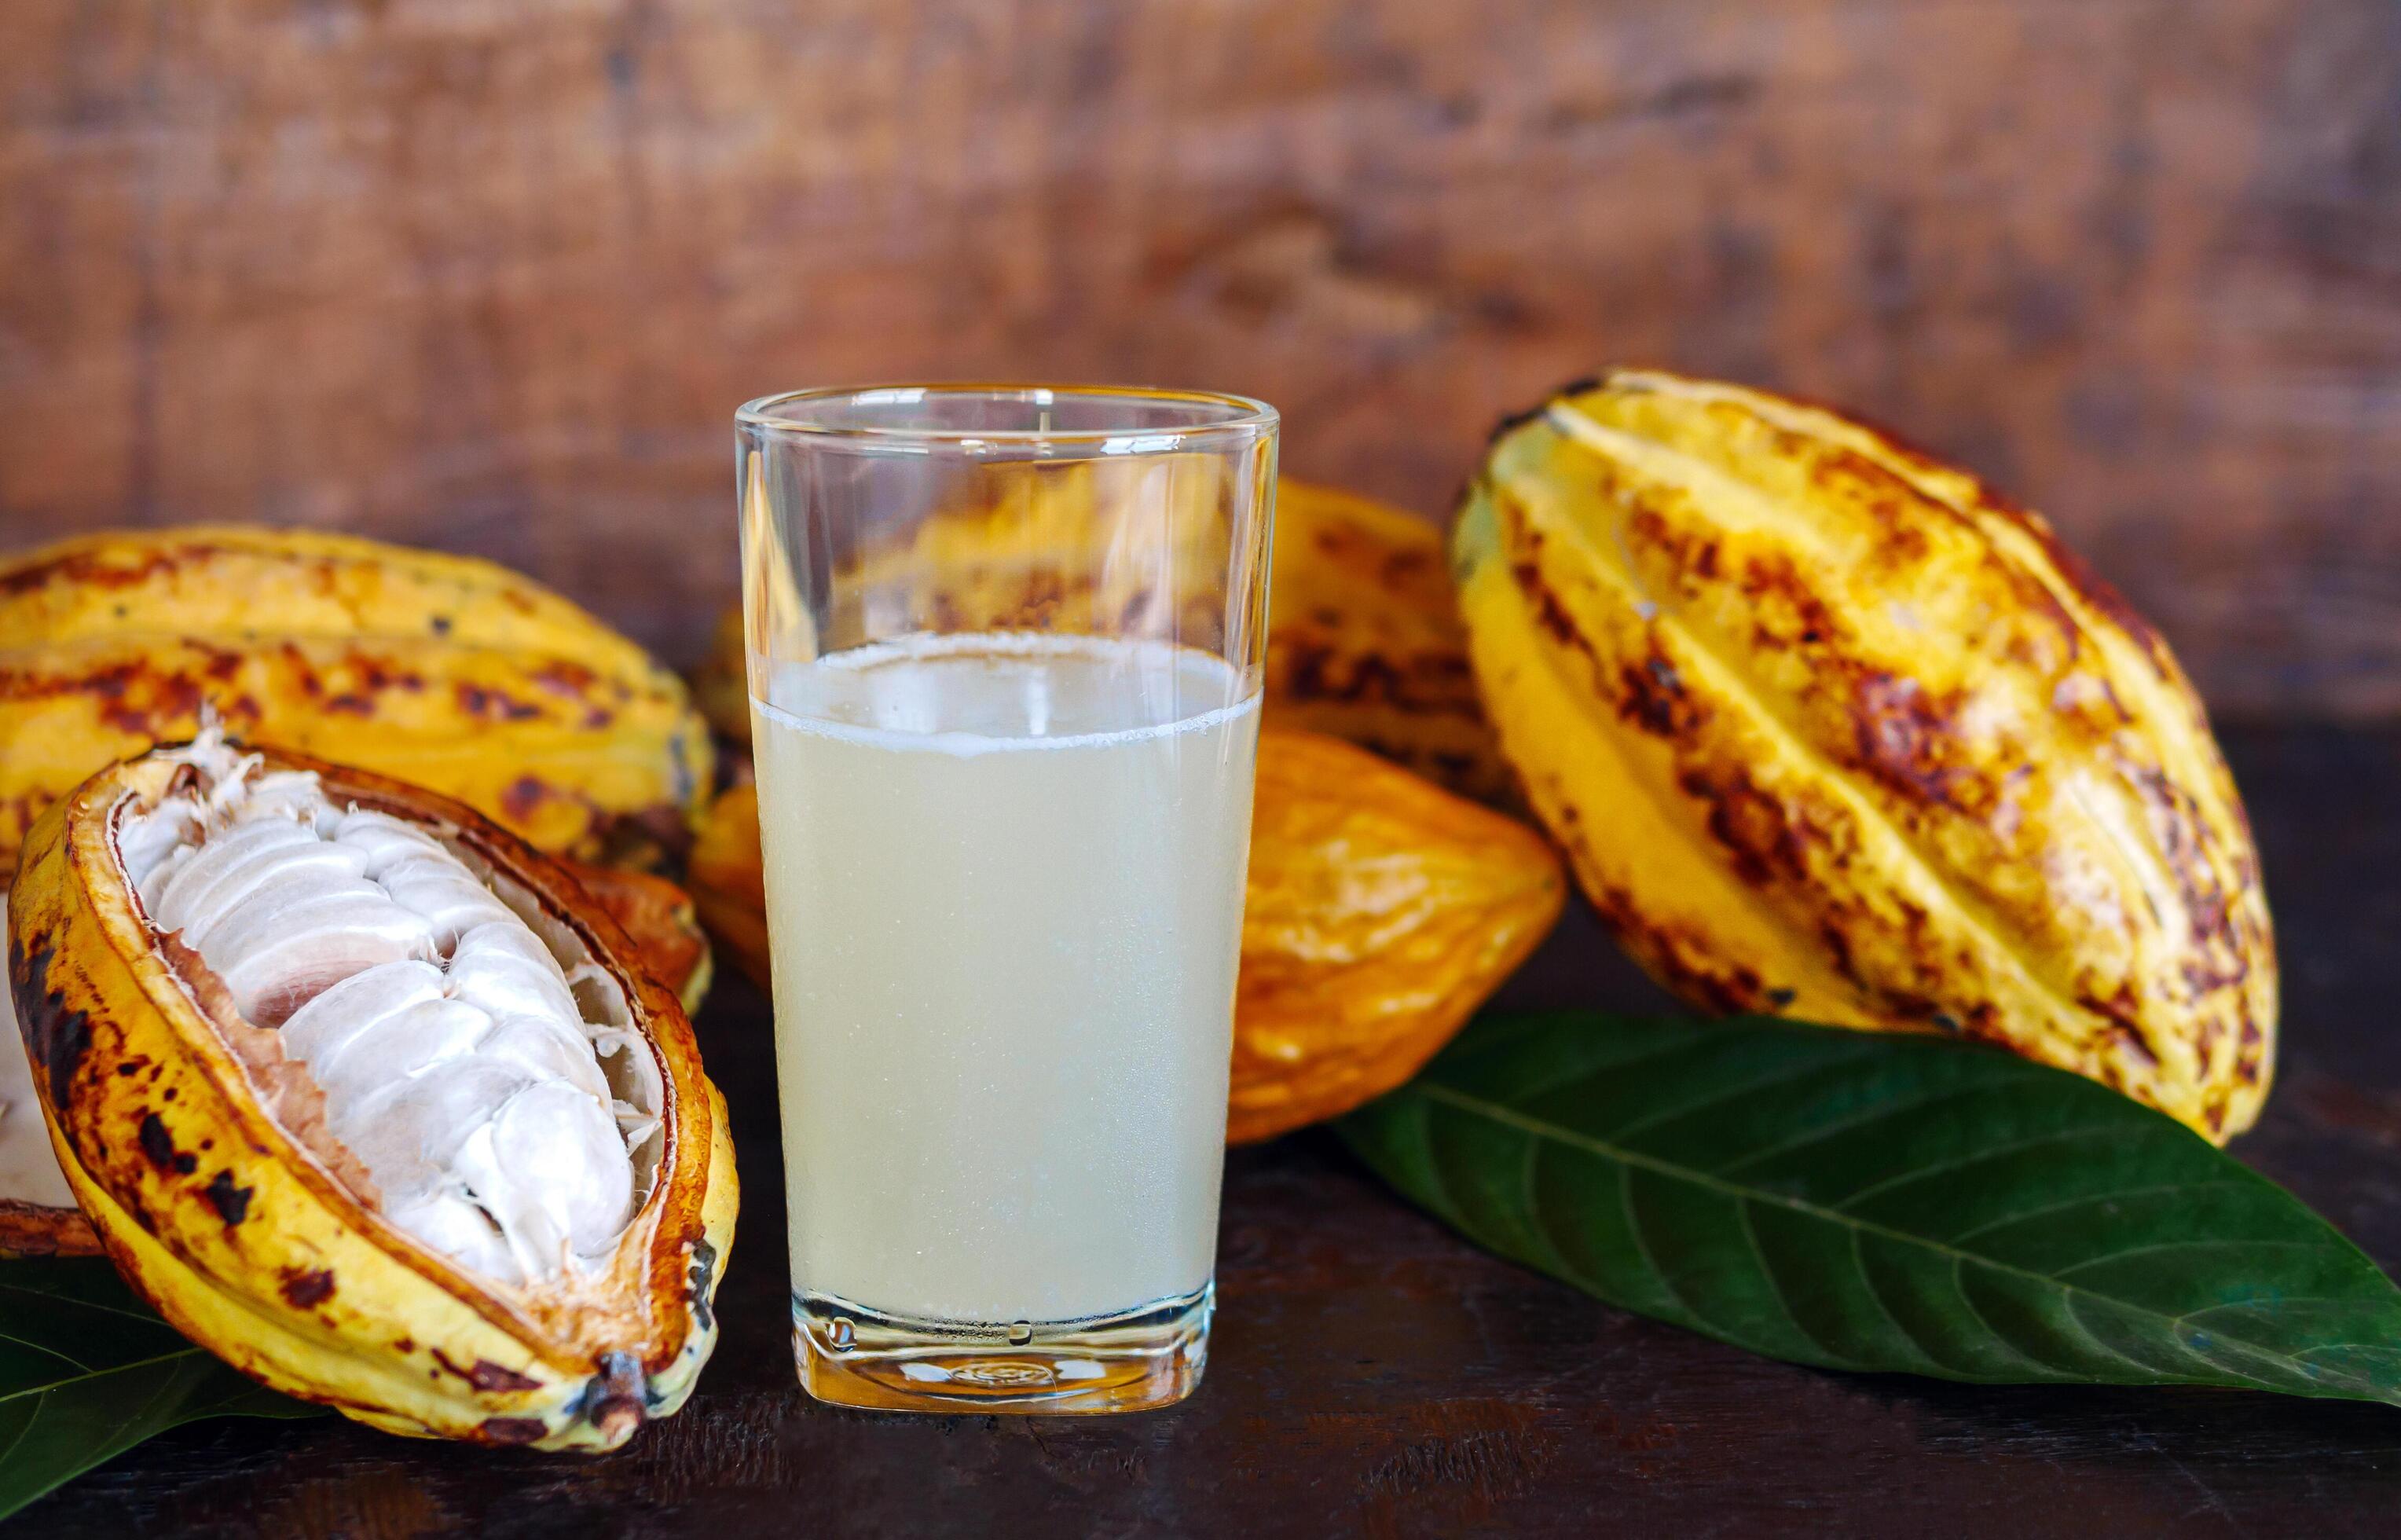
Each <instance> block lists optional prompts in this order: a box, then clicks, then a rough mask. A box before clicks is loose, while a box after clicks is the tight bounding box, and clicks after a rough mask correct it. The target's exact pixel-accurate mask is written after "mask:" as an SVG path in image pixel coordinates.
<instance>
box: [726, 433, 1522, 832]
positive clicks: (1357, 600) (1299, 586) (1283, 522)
mask: <svg viewBox="0 0 2401 1540" xmlns="http://www.w3.org/2000/svg"><path fill="white" fill-rule="evenodd" d="M1057 488H1058V490H1057V493H1056V495H1054V496H1051V497H1050V498H1048V499H1047V500H1046V501H1045V502H1043V503H1042V504H1041V505H1040V506H1039V507H1037V508H1031V509H1029V508H1027V507H1025V506H1023V504H1022V498H1021V500H1020V502H1018V503H1014V504H1010V505H1008V506H1005V507H1003V508H1001V509H999V510H997V511H995V510H984V509H978V510H971V511H969V512H967V513H962V514H960V515H958V516H951V517H945V518H940V519H935V520H931V521H929V522H928V524H927V525H926V529H925V531H924V532H923V533H922V534H921V537H920V539H919V540H918V541H917V542H916V543H915V545H914V546H912V549H911V550H910V551H909V552H908V553H907V555H906V556H905V557H902V558H897V559H896V565H899V564H902V563H905V564H912V565H916V566H918V570H922V566H923V565H930V566H931V567H932V568H933V569H934V570H936V571H945V572H947V573H948V574H950V575H949V577H948V579H947V581H945V582H943V583H940V584H935V585H934V587H935V590H936V592H935V595H934V598H933V599H932V601H931V603H932V608H933V609H935V610H936V611H938V612H939V614H940V620H941V622H942V624H943V625H944V626H946V627H950V628H956V629H967V630H988V629H1007V628H1009V627H1012V626H1034V627H1036V628H1038V627H1039V626H1041V625H1042V624H1043V622H1044V621H1045V619H1046V618H1047V617H1048V616H1049V615H1050V614H1051V613H1052V612H1055V611H1056V610H1057V609H1058V608H1059V606H1060V605H1062V604H1063V603H1069V602H1088V601H1089V598H1090V596H1089V595H1088V594H1086V593H1085V592H1084V591H1083V589H1084V588H1085V587H1088V586H1089V584H1090V583H1091V577H1090V570H1091V567H1092V566H1093V563H1091V561H1089V560H1088V559H1086V558H1085V557H1084V556H1083V555H1082V554H1081V553H1083V552H1084V551H1085V550H1086V549H1087V548H1088V546H1089V545H1090V543H1091V541H1092V540H1094V539H1095V538H1097V536H1096V534H1095V533H1094V530H1093V529H1092V520H1093V511H1092V503H1091V496H1090V488H1089V486H1086V485H1084V484H1081V483H1077V482H1074V481H1062V482H1059V483H1058V484H1057ZM1063 553H1065V554H1066V555H1065V556H1064V557H1063ZM1178 558H1179V559H1187V560H1188V559H1193V554H1192V553H1189V552H1179V553H1178ZM1270 601H1271V604H1272V614H1271V618H1270V622H1269V629H1268V647H1267V668H1266V688H1267V700H1266V708H1267V717H1266V721H1267V722H1269V724H1271V725H1281V726H1284V727H1295V728H1299V729H1302V730H1304V731H1307V732H1314V733H1328V734H1331V735H1333V736H1336V737H1338V738H1347V739H1349V740H1350V741H1351V742H1352V743H1355V744H1358V745H1359V746H1361V747H1362V748H1365V749H1374V750H1375V751H1376V752H1377V753H1379V754H1382V755H1383V756H1385V757H1386V758H1387V759H1391V760H1393V761H1395V762H1397V763H1401V764H1405V765H1406V766H1408V767H1409V768H1410V769H1412V770H1415V771H1416V772H1417V773H1418V774H1420V775H1421V776H1425V777H1428V778H1430V779H1433V780H1435V781H1438V782H1440V783H1441V784H1443V785H1445V786H1447V787H1449V788H1450V789H1451V790H1452V791H1458V792H1461V793H1462V794H1463V795H1466V796H1471V797H1475V798H1477V799H1479V800H1481V801H1484V802H1489V803H1495V804H1508V803H1511V802H1512V801H1514V797H1515V792H1514V789H1513V788H1512V786H1511V783H1510V779H1509V766H1508V764H1507V763H1506V762H1504V761H1503V760H1502V758H1501V752H1500V749H1499V746H1498V745H1497V744H1496V743H1495V742H1494V741H1493V737H1492V732H1491V729H1490V728H1489V726H1487V725H1486V723H1485V721H1484V713H1483V708H1482V706H1481V705H1480V704H1479V702H1478V700H1477V697H1476V694H1475V676H1474V674H1473V673H1472V672H1471V671H1470V670H1469V668H1468V665H1467V634H1466V631H1465V629H1464V628H1463V627H1462V626H1461V624H1460V620H1459V607H1458V603H1457V599H1456V597H1455V595H1454V594H1453V592H1452V588H1451V582H1450V569H1449V564H1448V562H1447V560H1446V558H1445V557H1444V554H1443V539H1442V531H1441V530H1440V529H1438V528H1436V527H1435V526H1434V523H1433V522H1432V521H1430V520H1427V519H1422V518H1419V517H1417V516H1414V515H1412V514H1408V513H1406V512H1404V511H1402V510H1401V509H1398V508H1393V507H1391V506H1388V505H1387V504H1384V503H1380V502H1374V501H1373V500H1371V499H1368V498H1364V497H1359V496H1356V495H1354V494H1352V493H1350V492H1341V491H1337V490H1335V489H1334V488H1329V487H1319V486H1315V485H1312V484H1310V483H1309V482H1305V481H1295V480H1293V479H1292V478H1291V477H1289V476H1287V477H1285V478H1283V480H1282V481H1280V482H1278V483H1277V484H1276V530H1275V553H1274V570H1273V581H1272V583H1271V584H1270ZM693 692H694V694H696V695H697V696H698V698H699V700H700V703H701V707H702V709H703V710H704V711H706V712H707V716H708V720H709V722H710V723H711V724H712V725H714V726H715V727H716V729H717V730H718V731H719V732H720V733H722V734H724V735H725V736H727V737H729V738H731V739H733V740H734V742H736V743H748V742H749V741H750V700H749V694H748V686H747V684H746V683H745V663H744V659H743V649H742V612H741V610H740V609H739V608H738V607H736V608H734V609H732V610H729V611H727V612H725V614H724V615H722V616H721V617H720V619H719V621H718V626H717V631H716V635H715V638H714V639H713V640H712V642H711V644H710V649H709V655H708V658H707V661H706V662H705V663H703V664H702V665H701V667H700V668H699V669H698V670H697V671H695V672H694V674H693Z"/></svg>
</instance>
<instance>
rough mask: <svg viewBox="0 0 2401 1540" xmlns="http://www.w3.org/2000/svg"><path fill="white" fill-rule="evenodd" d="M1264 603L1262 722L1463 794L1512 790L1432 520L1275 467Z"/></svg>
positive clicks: (1498, 799) (1495, 799)
mask: <svg viewBox="0 0 2401 1540" xmlns="http://www.w3.org/2000/svg"><path fill="white" fill-rule="evenodd" d="M1264 720H1265V721H1266V722H1268V723H1269V724H1270V725H1274V726H1282V727H1295V728H1300V729H1302V730H1304V731H1307V732H1312V733H1326V734H1331V735H1332V736H1335V737H1338V738H1345V739H1348V740H1349V741H1351V742H1352V743H1355V744H1358V745H1359V746H1360V747H1361V748H1363V749H1374V750H1375V751H1376V752H1377V753H1379V754H1381V755H1383V756H1384V757H1385V758H1387V759H1390V760H1393V761H1394V762H1396V763H1401V764H1405V765H1406V766H1408V767H1409V768H1410V769H1412V770H1414V771H1416V772H1417V773H1418V774H1420V775H1421V776H1424V777H1428V778H1429V779H1432V780H1435V781H1439V782H1440V783H1442V784H1443V785H1445V786H1447V787H1449V788H1450V789H1451V790H1452V791H1457V792H1460V793H1461V794H1462V795H1464V796H1470V797H1475V798H1476V799H1478V800H1479V801H1483V802H1489V803H1499V804H1506V803H1509V802H1511V801H1512V800H1513V790H1512V788H1511V785H1510V779H1509V767H1508V765H1507V763H1505V762H1503V761H1502V758H1501V754H1500V749H1499V747H1498V745H1496V744H1495V743H1494V742H1493V738H1492V732H1491V729H1490V728H1489V727H1488V726H1487V725H1486V724H1485V721H1484V711H1483V708H1482V706H1481V705H1480V704H1479V702H1478V701H1477V698H1476V694H1475V676H1474V675H1473V674H1472V673H1471V672H1470V670H1469V668H1468V665H1467V634H1466V631H1465V629H1464V627H1462V626H1461V624H1460V619H1459V608H1458V602H1457V598H1456V597H1455V595H1454V593H1453V591H1452V588H1451V583H1450V570H1449V564H1448V562H1447V560H1446V558H1445V557H1444V553H1443V543H1442V531H1441V530H1440V529H1437V528H1436V527H1435V526H1434V524H1432V523H1431V522H1429V521H1427V520H1425V519H1421V518H1418V517H1415V516H1412V515H1410V514H1407V513H1404V512H1403V511H1401V510H1400V509H1398V508H1393V507H1388V506H1386V505H1385V504H1383V503H1380V502H1373V501H1371V500H1369V499H1367V498H1363V497H1356V496H1353V495H1352V494H1351V493H1348V492H1338V491H1336V490H1334V489H1333V488H1326V487H1316V486H1311V485H1310V484H1309V483H1307V482H1301V481H1294V480H1292V479H1290V478H1289V477H1287V478H1285V479H1284V480H1283V482H1281V483H1280V484H1279V485H1278V487H1277V490H1276V535H1275V560H1274V566H1273V572H1272V584H1271V587H1270V591H1269V625H1268V651H1267V715H1266V718H1265V719H1264Z"/></svg>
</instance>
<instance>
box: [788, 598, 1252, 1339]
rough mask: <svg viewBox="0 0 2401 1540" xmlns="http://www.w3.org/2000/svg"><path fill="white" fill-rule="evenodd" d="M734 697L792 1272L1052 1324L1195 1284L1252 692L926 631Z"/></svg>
mask: <svg viewBox="0 0 2401 1540" xmlns="http://www.w3.org/2000/svg"><path fill="white" fill-rule="evenodd" d="M767 683H768V688H769V693H770V699H769V700H768V701H766V702H763V703H761V702H757V701H754V702H753V706H754V712H753V716H754V722H755V727H756V745H757V764H758V776H759V783H760V784H759V800H760V816H761V832H762V835H763V842H764V845H765V854H766V881H767V917H768V924H769V927H770V928H771V935H772V940H773V942H774V952H775V1038H776V1065H777V1077H778V1080H779V1084H780V1093H781V1096H782V1102H783V1126H784V1149H785V1182H786V1197H787V1200H788V1203H789V1212H790V1217H791V1252H792V1278H793V1285H794V1287H795V1289H796V1290H799V1291H802V1292H803V1293H807V1294H812V1295H816V1296H821V1297H830V1299H836V1300H840V1301H844V1302H845V1303H847V1304H850V1305H856V1306H860V1307H864V1308H865V1309H867V1310H869V1311H872V1312H877V1313H884V1314H887V1315H899V1316H906V1317H914V1318H916V1319H920V1320H940V1321H966V1322H983V1323H1009V1322H1018V1321H1030V1322H1058V1321H1069V1320H1080V1319H1086V1318H1090V1317H1094V1316H1102V1315H1109V1314H1115V1313H1122V1312H1126V1311H1129V1310H1132V1309H1134V1308H1136V1307H1139V1306H1144V1305H1148V1304H1152V1303H1155V1302H1158V1301H1161V1300H1166V1299H1173V1298H1176V1297H1179V1296H1184V1295H1188V1294H1191V1293H1192V1292H1193V1291H1195V1290H1197V1289H1199V1288H1200V1287H1201V1286H1202V1285H1204V1284H1205V1283H1206V1282H1207V1281H1208V1279H1209V1276H1210V1272H1211V1266H1212V1261H1213V1257H1214V1247H1215V1239H1216V1229H1217V1189H1218V1182H1219V1177H1220V1174H1221V1168H1222V1166H1223V1163H1224V1149H1225V1123H1226V1077H1227V1067H1228V1058H1229V1056H1230V1052H1231V1034H1232V1019H1233V993H1234V970H1235V965H1236V960H1237V956H1238V954H1239V951H1240V945H1241V915H1242V877H1243V866H1244V862H1245V859H1246V856H1247V849H1248V845H1249V832H1250V818H1251V777H1252V764H1253V760H1254V757H1255V751H1256V747H1257V739H1258V699H1257V696H1256V695H1255V694H1247V695H1246V694H1243V693H1242V681H1241V680H1240V677H1239V676H1238V675H1237V674H1236V673H1235V671H1234V670H1233V669H1231V668H1230V667H1228V665H1226V664H1225V663H1224V662H1222V661H1221V660H1219V659H1217V658H1214V657H1212V656H1209V655H1206V654H1204V653H1197V652H1194V651H1191V650H1187V649H1176V648H1172V647H1168V646H1165V645H1162V644H1159V643H1142V642H1125V641H1108V640H1101V639H1077V638H1057V637H1032V636H967V637H942V638H924V639H916V640H914V641H912V642H902V643H887V644H883V645H879V646H875V647H868V648H860V649H858V650H855V651H853V652H849V653H837V654H835V655H833V656H832V657H831V658H829V659H827V660H824V661H822V662H819V663H816V664H813V665H808V666H801V667H786V668H785V669H783V670H782V671H781V672H779V673H777V674H775V676H774V677H772V678H771V679H770V680H769V681H767Z"/></svg>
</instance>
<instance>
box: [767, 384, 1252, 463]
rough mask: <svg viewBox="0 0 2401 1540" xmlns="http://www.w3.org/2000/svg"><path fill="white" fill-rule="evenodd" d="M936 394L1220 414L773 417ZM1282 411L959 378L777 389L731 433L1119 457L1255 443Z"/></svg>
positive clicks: (1133, 388) (1212, 399) (1225, 400)
mask: <svg viewBox="0 0 2401 1540" xmlns="http://www.w3.org/2000/svg"><path fill="white" fill-rule="evenodd" d="M943 396H958V397H968V396H981V397H986V398H995V399H1001V400H1007V399H1010V398H1015V399H1019V400H1022V401H1024V402H1026V403H1027V404H1028V405H1032V406H1052V405H1056V404H1058V403H1060V402H1062V401H1076V400H1081V401H1104V400H1111V399H1117V400H1126V401H1135V402H1145V403H1150V404H1162V403H1163V404H1168V405H1187V406H1215V407H1219V408H1222V409H1223V410H1224V411H1225V413H1226V415H1225V416H1223V417H1218V418H1213V419H1208V420H1205V421H1196V422H1191V423H1186V424H1181V425H1177V426H1172V427H1171V426H1165V425H1161V424H1158V423H1136V422H1126V423H1122V424H1110V425H1104V426H1102V427H1097V428H945V427H932V426H926V427H909V428H902V427H885V426H882V425H879V424H865V423H833V422H813V421H810V420H808V419H805V418H802V419H794V418H790V417H780V416H775V415H774V414H775V413H776V412H777V411H778V410H780V409H783V408H787V407H789V406H795V405H799V404H803V403H809V402H822V403H827V404H835V403H839V404H842V405H845V406H882V405H886V404H888V405H891V406H908V405H911V404H912V403H915V402H921V401H925V400H927V399H931V398H939V397H943ZM1282 420H1283V418H1282V414H1281V413H1279V412H1277V410H1276V409H1275V408H1274V407H1273V406H1269V405H1268V404H1267V403H1266V402H1264V401H1260V400H1258V399H1256V398H1255V397H1253V396H1246V395H1234V394H1231V393H1230V392H1224V391H1184V390H1166V389H1161V388H1159V387H1156V386H1149V385H1044V384H1037V383H1035V382H1033V381H1028V380H961V381H926V382H894V383H886V384H876V385H816V386H810V387H808V388H806V389H803V390H798V391H778V392H775V393H774V394H772V395H762V396H759V397H756V398H754V399H752V400H749V401H746V402H744V403H743V404H742V406H740V407H739V408H738V409H737V410H736V411H735V412H734V425H735V426H736V427H738V428H744V429H749V430H754V431H757V432H760V433H781V434H789V435H792V436H794V437H802V438H811V439H826V440H833V441H841V440H854V441H858V442H860V443H872V444H943V445H952V446H957V447H968V446H972V445H977V444H995V445H1010V446H1023V445H1043V444H1078V445H1080V444H1090V445H1100V446H1103V447H1104V449H1105V447H1106V446H1108V445H1109V444H1111V443H1112V441H1116V440H1124V441H1127V443H1126V452H1143V453H1157V452H1160V451H1163V450H1169V449H1173V448H1178V447H1183V446H1185V445H1186V444H1187V443H1189V442H1191V441H1194V440H1201V441H1206V440H1209V439H1214V438H1220V437H1237V438H1255V437H1258V436H1259V435H1261V434H1264V433H1272V432H1274V431H1275V430H1276V429H1277V427H1278V426H1279V424H1280V423H1281V422H1282Z"/></svg>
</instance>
